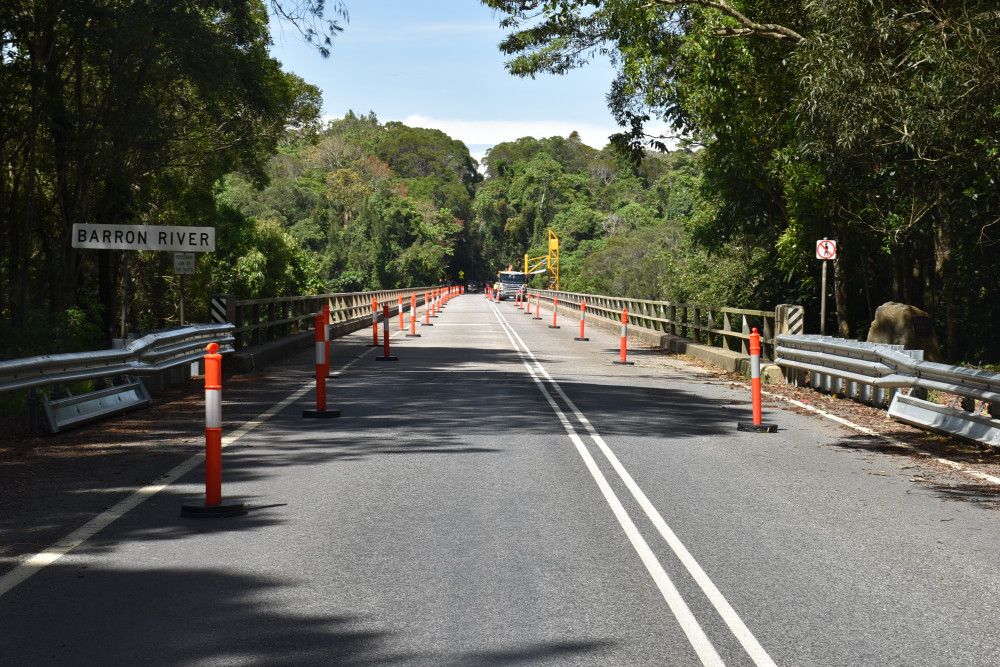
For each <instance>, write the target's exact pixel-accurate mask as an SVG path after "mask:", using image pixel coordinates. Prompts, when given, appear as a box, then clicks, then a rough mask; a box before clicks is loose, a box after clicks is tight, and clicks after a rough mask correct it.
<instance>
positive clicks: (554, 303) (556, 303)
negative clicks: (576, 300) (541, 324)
mask: <svg viewBox="0 0 1000 667" xmlns="http://www.w3.org/2000/svg"><path fill="white" fill-rule="evenodd" d="M558 310H559V299H558V298H557V297H552V324H550V325H549V328H550V329H558V328H559V326H558V325H557V324H556V313H557V312H558Z"/></svg>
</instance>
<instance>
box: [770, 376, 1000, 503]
mask: <svg viewBox="0 0 1000 667" xmlns="http://www.w3.org/2000/svg"><path fill="white" fill-rule="evenodd" d="M761 393H762V394H763V395H765V396H768V397H770V398H777V399H780V400H782V401H784V402H786V403H790V404H792V405H794V406H796V407H799V408H803V409H805V410H808V411H810V412H813V413H816V414H818V415H820V416H823V417H826V418H827V419H829V420H831V421H835V422H837V423H838V424H842V425H844V426H846V427H848V428H850V429H854V430H855V431H857V432H859V433H864V434H865V435H870V436H871V437H873V438H878V439H879V440H883V441H885V442H888V443H889V444H891V445H895V446H896V447H899V448H901V449H906V450H908V451H911V452H914V453H916V454H920V455H921V456H926V457H927V458H929V459H930V460H932V461H934V462H935V463H940V464H942V465H946V466H948V467H949V468H952V469H954V470H957V471H959V472H961V473H964V474H966V475H969V476H970V477H975V478H977V479H981V480H984V481H986V482H989V483H990V484H996V485H998V486H1000V477H996V476H994V475H989V474H987V473H985V472H979V471H978V470H972V469H970V468H966V467H965V466H963V465H962V464H961V463H958V462H956V461H950V460H948V459H945V458H941V457H940V456H934V455H933V454H931V453H930V452H925V451H924V450H922V449H920V448H919V447H916V446H914V445H911V444H909V443H906V442H903V441H902V440H897V439H896V438H894V437H892V436H891V435H885V434H882V433H879V432H877V431H873V430H872V429H870V428H867V427H865V426H861V425H860V424H855V423H854V422H852V421H850V420H847V419H844V418H843V417H838V416H837V415H835V414H831V413H829V412H827V411H826V410H823V409H821V408H817V407H816V406H813V405H807V404H806V403H803V402H802V401H796V400H795V399H794V398H788V397H786V396H782V395H781V394H775V393H772V392H770V391H762V392H761Z"/></svg>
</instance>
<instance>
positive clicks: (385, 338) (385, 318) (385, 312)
mask: <svg viewBox="0 0 1000 667" xmlns="http://www.w3.org/2000/svg"><path fill="white" fill-rule="evenodd" d="M382 354H383V356H381V357H375V361H399V357H394V356H392V355H390V354H389V304H384V305H383V306H382Z"/></svg>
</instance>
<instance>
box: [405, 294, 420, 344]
mask: <svg viewBox="0 0 1000 667" xmlns="http://www.w3.org/2000/svg"><path fill="white" fill-rule="evenodd" d="M406 337H407V338H419V337H420V334H418V333H417V295H416V294H411V295H410V333H408V334H406Z"/></svg>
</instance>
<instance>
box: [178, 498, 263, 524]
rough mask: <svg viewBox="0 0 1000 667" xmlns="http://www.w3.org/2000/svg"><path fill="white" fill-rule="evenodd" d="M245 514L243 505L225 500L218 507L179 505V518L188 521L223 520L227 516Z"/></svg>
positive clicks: (245, 510)
mask: <svg viewBox="0 0 1000 667" xmlns="http://www.w3.org/2000/svg"><path fill="white" fill-rule="evenodd" d="M246 513H247V509H246V507H244V506H243V503H238V502H233V501H231V500H226V501H223V502H221V503H219V504H218V505H205V504H204V503H202V504H200V505H195V504H186V505H181V516H182V517H186V518H188V519H223V518H225V517H227V516H243V515H244V514H246Z"/></svg>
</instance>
